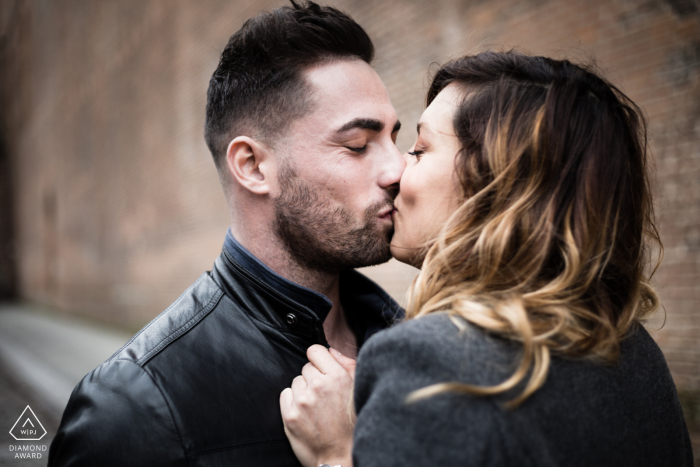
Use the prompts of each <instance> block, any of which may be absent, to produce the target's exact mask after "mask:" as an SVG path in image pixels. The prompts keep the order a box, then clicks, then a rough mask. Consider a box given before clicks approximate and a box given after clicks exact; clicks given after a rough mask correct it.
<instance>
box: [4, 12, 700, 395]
mask: <svg viewBox="0 0 700 467" xmlns="http://www.w3.org/2000/svg"><path fill="white" fill-rule="evenodd" d="M328 3H330V4H332V5H336V6H338V7H339V8H341V9H343V10H345V11H347V12H348V13H350V14H351V15H353V16H354V18H355V19H356V20H357V21H358V22H359V23H360V24H362V25H363V26H364V27H365V28H366V29H367V31H368V33H369V34H370V36H371V37H372V39H373V40H374V41H375V45H376V47H377V51H378V57H377V61H376V63H375V68H376V70H377V71H378V73H379V74H380V76H381V77H382V79H383V80H384V82H385V83H386V85H387V88H388V90H389V93H390V95H391V97H392V100H393V103H394V105H395V107H396V109H397V111H398V114H399V117H400V118H401V120H402V121H403V123H404V128H405V130H403V131H402V132H401V135H400V138H399V142H398V145H399V148H400V149H401V150H402V151H405V150H407V149H408V148H409V147H410V145H411V143H412V141H413V139H414V137H415V131H414V130H413V127H414V123H415V122H416V121H417V119H418V118H419V116H420V114H421V112H422V109H423V99H424V94H425V90H426V84H427V82H428V80H427V74H426V71H427V69H428V65H429V64H430V63H432V62H444V61H445V60H446V59H447V58H449V57H452V56H456V55H459V54H462V53H465V52H469V51H475V50H483V49H485V48H496V49H501V48H509V47H518V48H519V49H521V50H524V51H528V52H533V53H538V54H546V55H550V56H555V57H563V56H567V57H571V58H573V59H574V60H577V61H586V60H588V59H589V58H590V57H591V56H595V58H596V59H597V63H598V64H599V65H600V67H601V68H602V69H603V70H604V71H605V73H606V76H607V77H608V78H609V79H610V80H612V81H613V82H614V83H616V84H618V85H619V86H620V87H621V88H622V89H623V90H624V91H625V92H626V93H627V94H628V95H629V96H630V97H631V98H632V99H633V100H635V101H636V102H637V103H638V104H640V105H641V106H642V108H643V109H645V111H646V112H647V114H648V118H649V130H650V137H651V144H652V150H653V152H654V156H655V159H656V165H657V172H658V173H657V187H656V193H657V201H658V203H657V204H658V214H659V218H660V226H661V234H662V238H663V240H664V243H665V246H666V257H665V260H664V263H663V265H662V267H661V268H660V269H659V272H658V275H657V276H656V277H657V279H656V284H657V285H658V287H659V290H660V291H661V294H662V297H663V303H664V305H665V308H666V311H667V316H666V323H665V326H664V327H663V329H662V330H661V331H657V332H653V335H654V337H655V338H656V339H657V341H658V342H659V344H660V345H661V347H662V349H663V351H664V353H665V355H666V357H667V359H668V362H669V365H670V367H671V371H672V373H673V376H674V378H675V380H676V383H677V385H678V386H679V388H681V389H688V390H700V149H699V147H698V143H699V142H700V3H699V2H698V0H569V1H566V2H564V1H555V0H493V1H483V0H472V1H468V0H433V1H430V2H427V1H417V0H386V1H382V2H371V1H368V0H367V1H362V0H355V1H353V0H337V1H336V0H329V2H328ZM281 4H283V2H281V1H279V0H278V1H267V0H264V1H254V2H253V1H245V0H198V1H197V2H194V1H185V0H148V1H144V0H120V1H118V2H113V1H106V0H105V1H91V0H81V1H78V0H75V1H66V0H55V1H48V0H46V1H44V0H2V1H0V125H1V126H0V223H1V224H2V225H1V226H0V248H2V250H0V251H2V257H1V261H0V295H2V293H9V292H8V291H12V290H15V291H16V292H17V294H18V295H19V296H20V297H22V298H25V299H29V300H32V301H36V302H42V303H47V304H51V305H53V306H56V307H58V308H60V309H63V310H66V311H67V312H72V313H79V314H83V315H87V316H91V317H94V318H97V319H101V320H105V321H109V322H112V323H116V324H120V325H123V326H128V327H132V328H134V327H137V326H139V325H141V324H143V323H144V322H146V321H147V320H149V319H150V318H152V317H153V316H155V315H156V314H158V313H159V312H160V311H161V310H162V309H164V308H165V307H166V306H167V305H168V304H169V303H170V302H172V301H173V300H174V299H175V298H177V296H178V295H179V294H180V293H181V292H182V291H183V290H184V289H185V288H186V287H187V286H188V285H189V284H190V283H191V282H193V281H194V280H195V279H196V278H197V277H198V276H199V274H200V273H201V272H202V271H205V270H208V269H209V268H210V266H211V264H212V262H213V260H214V259H215V257H216V256H217V255H218V253H219V251H220V248H221V244H222V242H223V238H224V234H225V231H226V228H227V225H228V216H227V212H226V206H225V202H224V198H223V195H222V192H221V189H220V187H219V183H218V179H217V176H216V172H215V169H214V164H213V162H212V161H211V157H210V155H209V153H208V151H207V149H206V146H205V144H204V141H203V137H202V125H203V121H204V105H205V96H206V88H207V83H208V80H209V76H210V75H211V73H212V71H213V70H214V68H215V67H216V64H217V61H218V56H219V53H220V51H221V49H222V48H223V46H224V45H225V43H226V41H227V39H228V37H229V36H230V35H231V34H232V33H233V32H234V31H236V30H237V29H238V28H239V27H240V26H241V25H242V23H243V21H245V19H247V18H248V17H250V16H252V15H254V14H256V13H257V12H258V11H261V10H264V9H269V8H273V7H276V6H279V5H281ZM365 272H366V273H367V274H368V275H370V276H371V277H373V278H374V279H376V280H378V281H379V282H380V283H382V284H383V285H385V286H386V287H387V288H388V290H389V291H390V292H391V293H392V294H393V295H394V296H396V297H399V298H401V296H402V295H403V292H404V291H405V288H406V286H407V284H408V282H409V281H410V279H412V277H413V276H414V274H415V270H413V269H412V268H409V267H407V266H403V265H399V264H398V263H395V262H392V263H389V264H388V265H384V266H380V267H375V268H369V269H367V270H365ZM3 290H4V291H5V292H3ZM662 318H663V316H660V317H659V318H658V319H657V320H656V322H655V323H652V325H651V328H652V329H653V328H655V327H658V326H657V324H658V325H659V326H660V324H661V321H663V319H662Z"/></svg>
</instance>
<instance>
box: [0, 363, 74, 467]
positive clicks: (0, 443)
mask: <svg viewBox="0 0 700 467" xmlns="http://www.w3.org/2000/svg"><path fill="white" fill-rule="evenodd" d="M27 405H29V406H30V407H31V408H32V411H33V412H34V414H35V415H36V416H37V418H38V419H39V421H40V422H41V424H42V425H43V426H44V428H45V429H46V436H44V437H43V438H42V439H41V440H40V441H16V440H15V439H14V438H13V437H12V435H11V434H10V433H9V432H10V429H11V428H12V426H13V425H14V424H15V422H16V421H17V419H18V418H19V416H20V415H21V414H22V412H23V411H24V409H25V408H26V407H27ZM59 421H60V420H59V417H58V416H57V415H56V414H55V413H53V412H52V411H51V410H49V409H47V408H45V407H44V406H43V404H42V402H41V401H40V400H37V399H36V397H35V396H34V395H33V394H32V391H31V390H30V389H29V388H27V387H26V386H25V385H23V384H22V383H21V382H19V381H17V379H15V378H14V377H13V376H12V374H11V373H10V372H9V371H8V370H7V368H6V367H5V365H4V363H3V362H2V360H0V466H3V467H4V466H12V467H39V466H46V463H47V462H48V456H49V446H50V445H51V440H53V437H54V435H55V434H56V430H57V429H58V423H59ZM25 445H35V446H41V449H43V446H46V450H45V451H41V452H40V454H41V458H38V459H22V458H16V457H15V455H16V454H17V451H16V447H17V446H25ZM22 452H24V451H22ZM38 455H39V453H37V456H38Z"/></svg>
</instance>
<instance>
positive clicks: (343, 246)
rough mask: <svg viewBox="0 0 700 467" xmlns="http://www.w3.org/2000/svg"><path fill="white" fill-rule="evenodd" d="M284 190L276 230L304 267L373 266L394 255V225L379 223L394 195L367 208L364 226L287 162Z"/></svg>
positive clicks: (278, 204)
mask: <svg viewBox="0 0 700 467" xmlns="http://www.w3.org/2000/svg"><path fill="white" fill-rule="evenodd" d="M279 183H280V189H281V194H280V196H278V197H277V198H275V233H276V234H277V236H278V237H279V238H280V239H281V240H282V242H283V243H284V245H285V247H286V249H287V251H288V252H289V253H290V254H291V255H292V257H293V258H294V260H295V261H296V262H297V263H299V264H300V265H302V266H304V267H306V268H309V269H312V270H316V271H324V272H335V271H340V270H344V269H351V268H357V267H362V266H371V265H374V264H380V263H385V262H386V261H388V260H389V259H390V258H391V252H390V250H389V242H390V241H391V236H392V235H393V228H385V229H382V228H380V227H379V225H377V218H378V215H379V212H380V211H382V210H383V209H386V208H388V207H391V206H393V201H392V199H391V198H390V197H389V196H387V199H386V200H384V201H382V202H379V203H376V204H374V205H372V206H370V207H369V208H367V209H366V210H365V213H364V216H363V218H364V219H363V223H362V226H361V227H356V225H357V224H358V219H356V218H355V216H354V215H353V214H352V212H351V211H350V210H349V209H347V208H345V207H334V206H333V205H332V202H331V201H330V200H328V199H322V198H321V197H320V196H319V194H318V193H316V192H315V191H313V189H312V188H311V187H309V185H308V184H306V183H305V182H304V180H302V179H300V178H299V177H297V176H296V173H295V172H294V170H293V169H292V168H291V167H289V166H287V167H284V168H283V169H282V170H281V171H280V176H279Z"/></svg>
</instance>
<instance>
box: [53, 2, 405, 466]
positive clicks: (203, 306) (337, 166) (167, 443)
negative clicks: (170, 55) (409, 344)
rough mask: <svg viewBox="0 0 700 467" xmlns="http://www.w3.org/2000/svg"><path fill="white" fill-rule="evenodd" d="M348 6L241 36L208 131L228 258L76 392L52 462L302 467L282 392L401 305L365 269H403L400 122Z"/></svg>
mask: <svg viewBox="0 0 700 467" xmlns="http://www.w3.org/2000/svg"><path fill="white" fill-rule="evenodd" d="M372 56H373V46H372V43H371V41H370V39H369V37H368V36H367V34H366V33H365V32H364V30H362V28H361V27H360V26H359V25H357V24H356V23H355V22H354V21H353V20H352V19H351V18H349V17H348V16H346V15H344V14H343V13H340V12H339V11H337V10H335V9H332V8H327V7H320V6H318V5H316V4H313V3H308V4H306V5H299V4H297V3H295V2H292V6H291V7H284V8H280V9H277V10H274V11H272V12H270V13H264V14H261V15H260V16H257V17H255V18H252V19H250V20H249V21H248V22H246V24H245V25H244V26H243V27H242V28H241V30H239V31H238V32H237V33H235V34H234V35H233V36H232V37H231V39H230V40H229V43H228V44H227V46H226V48H225V50H224V51H223V53H222V56H221V61H220V63H219V66H218V68H217V70H216V71H215V72H214V75H213V76H212V78H211V81H210V85H209V91H208V98H207V115H206V125H205V126H206V128H205V137H206V141H207V144H208V146H209V148H210V150H211V152H212V154H213V156H214V160H215V162H216V166H217V169H218V172H219V176H220V180H221V182H222V185H223V187H224V191H225V193H226V198H227V200H228V205H229V210H230V214H231V229H230V230H229V232H228V235H227V237H226V242H225V244H224V248H223V252H222V254H221V256H220V257H219V258H218V259H217V260H216V263H215V264H214V267H213V269H212V271H211V272H210V273H205V274H203V275H202V276H201V277H200V278H199V280H198V281H197V282H195V283H194V284H193V285H192V286H191V287H190V288H189V289H188V290H187V291H186V292H185V293H184V294H183V295H182V296H181V297H180V298H179V299H178V300H177V301H176V302H175V303H174V304H173V305H172V306H171V307H169V308H168V309H167V310H166V311H164V312H163V313H162V314H161V315H160V316H158V317H157V318H156V319H155V320H153V321H152V322H151V323H150V324H149V325H148V326H146V327H145V328H144V329H143V330H142V331H140V332H139V333H138V334H136V335H135V336H134V337H133V339H132V340H131V341H129V343H127V344H126V345H125V346H124V347H123V348H122V349H121V350H119V351H118V352H117V353H116V354H115V355H114V356H112V357H111V358H110V359H109V360H108V361H107V362H105V363H104V364H102V365H100V366H99V367H98V368H96V369H95V370H93V371H92V372H91V373H89V374H88V375H87V376H86V377H85V378H84V379H83V381H82V382H81V383H80V384H79V385H78V386H77V387H76V389H75V390H74V392H73V394H72V396H71V399H70V402H69V403H68V406H67V408H66V410H65V413H64V415H63V420H62V422H61V426H60V428H59V432H58V434H57V435H56V437H55V439H54V442H53V443H52V445H51V449H50V453H49V465H51V466H68V465H70V466H74V465H76V466H77V465H81V466H82V465H86V466H87V465H90V466H112V465H114V466H116V465H119V466H125V465H128V466H157V465H168V466H177V465H183V466H184V465H209V466H219V465H220V466H229V467H230V466H245V465H251V466H252V465H255V466H260V467H263V466H285V465H298V463H297V460H296V458H295V457H294V454H293V452H292V450H291V447H290V446H289V443H288V441H287V438H286V437H285V434H284V429H283V424H282V419H281V416H280V413H279V394H280V392H281V391H282V390H283V389H284V388H286V387H287V386H289V384H290V383H291V381H292V380H293V379H294V377H295V376H297V375H298V374H299V373H300V372H301V369H302V367H303V366H304V364H305V363H306V362H307V358H306V349H307V348H308V347H309V346H311V345H312V344H322V345H326V346H328V345H330V346H332V347H334V348H336V349H338V350H340V351H341V352H342V353H344V354H345V355H349V356H354V355H355V354H356V352H357V349H358V348H359V347H360V346H361V345H362V344H363V342H364V341H365V340H366V339H367V338H368V337H369V336H370V335H371V334H373V333H374V332H376V331H378V330H380V329H382V328H384V327H387V326H388V325H390V324H391V322H392V321H393V320H394V319H395V318H396V317H397V316H398V314H399V313H400V312H401V311H400V308H399V307H398V306H397V305H396V303H395V302H393V301H392V300H391V299H390V298H389V297H388V295H387V294H386V293H384V292H383V291H382V290H381V289H379V287H377V286H376V285H375V284H374V283H372V282H371V281H369V280H368V279H366V278H364V276H362V275H360V274H359V273H357V272H355V271H353V270H352V268H353V267H358V266H367V265H371V264H378V263H382V262H384V261H386V260H388V259H389V246H388V243H389V240H390V237H391V233H392V222H391V212H392V210H393V198H394V197H395V195H396V193H397V190H398V183H399V178H400V176H401V173H402V171H403V168H404V162H403V159H402V157H401V155H400V154H399V152H398V150H397V149H396V146H395V144H394V143H395V140H396V134H397V132H398V130H399V123H398V121H397V118H396V113H395V111H394V109H393V107H392V105H391V103H390V102H389V99H388V96H387V93H386V90H385V88H384V86H383V85H382V83H381V81H380V79H379V77H378V76H377V74H376V73H375V72H374V71H373V70H372V68H371V67H370V65H369V63H370V62H371V60H372Z"/></svg>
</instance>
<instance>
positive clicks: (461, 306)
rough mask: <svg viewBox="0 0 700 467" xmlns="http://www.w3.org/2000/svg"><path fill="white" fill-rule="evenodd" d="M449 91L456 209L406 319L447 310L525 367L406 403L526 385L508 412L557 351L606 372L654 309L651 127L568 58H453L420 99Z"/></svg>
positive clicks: (540, 379)
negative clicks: (509, 343) (455, 101)
mask: <svg viewBox="0 0 700 467" xmlns="http://www.w3.org/2000/svg"><path fill="white" fill-rule="evenodd" d="M447 86H458V87H459V88H460V89H461V90H462V91H463V96H464V97H463V100H462V102H461V103H460V105H459V106H458V108H457V110H456V112H455V116H454V130H455V133H456V135H457V137H458V138H459V141H460V143H461V152H460V153H459V154H458V155H457V158H456V174H457V177H458V181H459V185H460V187H461V195H462V198H463V199H462V200H461V203H460V206H459V208H458V209H457V211H456V212H455V213H454V215H452V217H451V218H450V219H449V221H448V222H447V224H446V225H445V226H444V228H443V229H442V231H441V233H440V235H439V237H438V238H437V239H436V240H435V241H434V242H432V243H431V245H430V247H429V249H428V251H427V253H426V257H425V260H424V263H423V266H422V270H421V273H420V274H419V276H418V277H417V278H416V281H415V282H414V284H413V285H412V287H411V290H410V291H409V298H408V303H409V306H408V310H407V317H408V318H417V317H420V316H424V315H426V314H429V313H433V312H438V311H445V310H448V311H449V312H450V313H451V314H453V315H457V316H460V317H462V318H464V319H465V320H466V321H468V322H470V323H472V324H474V325H476V326H478V327H480V328H482V329H484V330H486V331H487V332H489V333H495V334H497V335H499V336H502V337H505V338H508V339H510V340H515V341H517V342H520V343H522V359H521V361H520V364H519V366H518V367H517V369H516V370H515V371H514V373H513V375H512V376H511V377H510V378H508V379H507V380H506V381H504V382H503V383H501V384H498V385H496V386H488V387H482V386H472V385H466V384H461V383H443V384H438V385H434V386H430V387H427V388H424V389H421V390H419V391H416V392H414V393H413V394H412V395H411V396H410V397H409V400H415V399H418V398H422V397H426V396H429V395H432V394H436V393H439V392H443V391H457V392H465V393H469V394H477V395H495V394H500V393H504V392H506V391H510V390H511V389H514V388H516V386H517V387H523V390H522V391H520V393H519V395H518V396H517V397H515V398H513V399H511V400H510V401H509V402H508V403H507V405H508V406H510V407H515V406H517V405H519V404H520V403H522V402H523V401H524V400H525V399H527V398H528V397H529V396H530V395H532V394H533V392H535V391H536V390H537V389H538V388H540V387H541V386H542V385H543V384H544V382H545V379H546V377H547V372H548V370H549V362H550V357H551V355H552V353H556V354H561V355H567V356H573V357H591V358H596V359H599V360H601V361H605V362H614V361H615V360H616V359H617V357H618V354H619V347H620V341H621V340H622V339H623V337H624V336H625V334H626V333H627V331H628V330H629V329H630V326H631V325H632V324H633V323H635V322H637V321H640V320H642V319H643V318H645V317H648V316H649V315H650V314H651V313H652V312H654V311H655V310H656V308H657V307H658V304H659V299H658V296H657V294H656V292H655V291H654V289H653V288H652V287H651V285H650V283H649V279H650V277H651V275H652V274H653V271H647V270H646V265H647V259H648V254H649V251H650V249H649V247H650V246H652V244H653V246H655V247H657V248H658V251H659V258H660V257H661V253H662V251H663V247H662V245H661V241H660V239H659V235H658V232H657V229H656V227H655V225H654V211H653V205H652V196H651V188H650V180H649V174H648V172H649V161H648V152H647V137H646V123H645V120H644V117H643V115H642V112H641V110H640V109H639V107H637V106H636V105H635V104H634V103H633V102H632V101H631V100H630V99H629V98H628V97H627V96H625V95H624V94H623V93H622V92H621V91H620V90H619V89H617V88H616V87H615V86H613V85H612V84H610V83H609V82H607V81H606V80H605V79H603V78H601V77H599V76H597V75H596V73H595V72H594V71H593V69H592V67H583V66H578V65H575V64H573V63H570V62H569V61H567V60H553V59H550V58H545V57H532V56H527V55H525V54H522V53H518V52H513V51H511V52H504V53H496V52H485V53H480V54H477V55H473V56H466V57H462V58H459V59H456V60H453V61H450V62H449V63H447V64H446V65H444V66H442V67H441V68H440V69H439V70H438V71H437V73H436V74H435V76H434V78H433V80H432V84H431V86H430V90H429V91H428V97H427V103H428V104H430V103H431V102H432V101H433V100H434V99H435V97H436V96H437V95H438V94H439V93H440V91H442V90H443V89H444V88H445V87H447ZM659 261H660V260H659ZM657 266H658V263H657ZM654 270H655V268H654ZM646 273H649V274H648V276H647V275H646ZM455 321H456V322H458V321H459V320H455Z"/></svg>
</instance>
